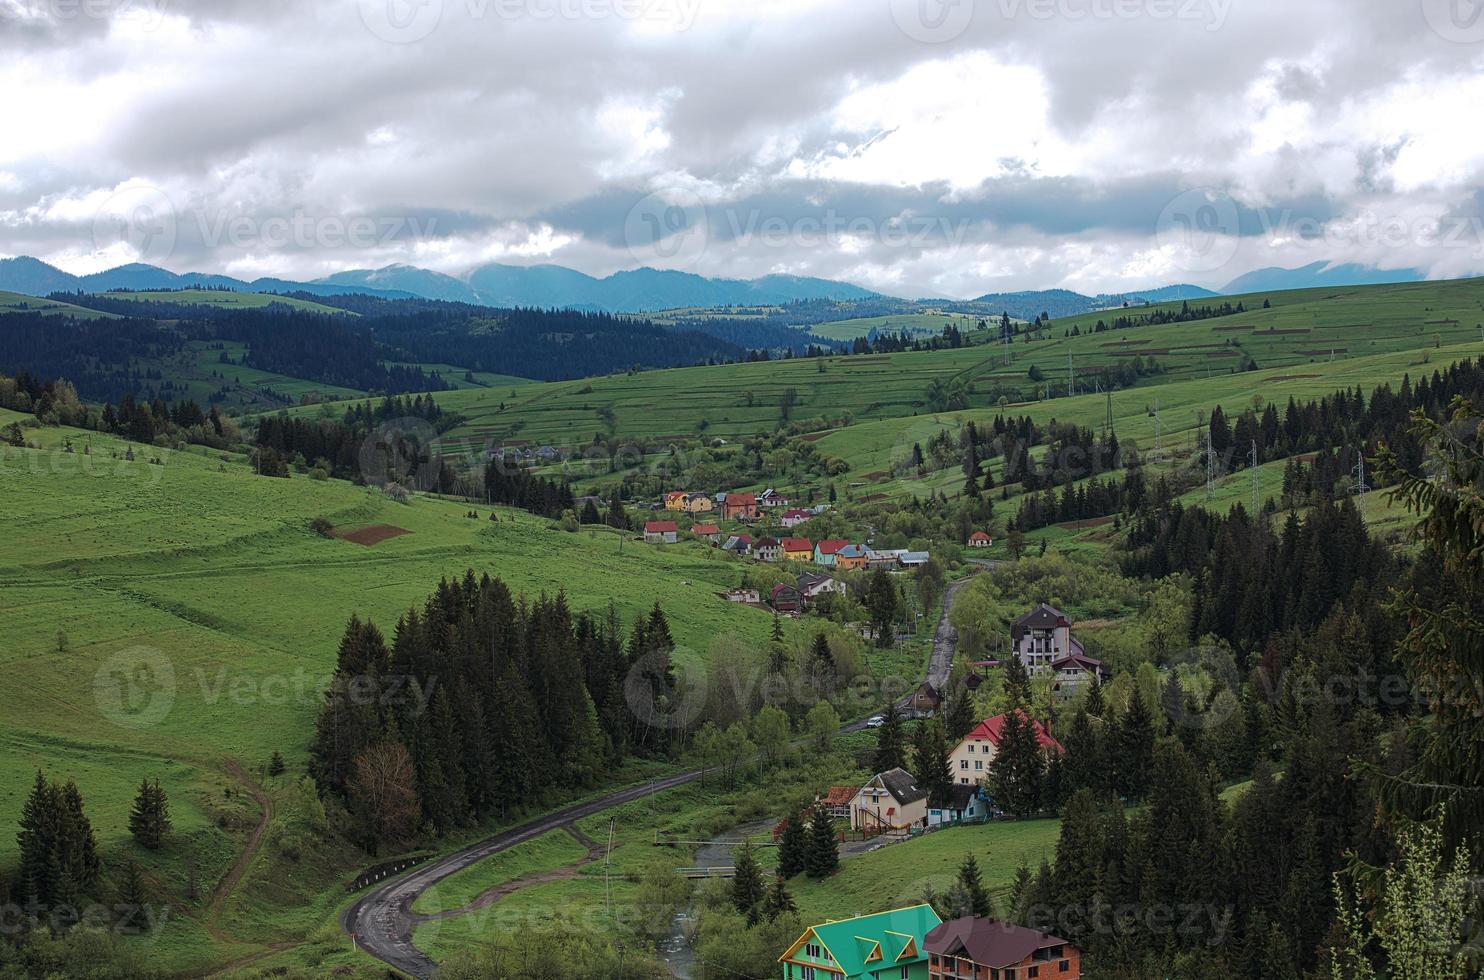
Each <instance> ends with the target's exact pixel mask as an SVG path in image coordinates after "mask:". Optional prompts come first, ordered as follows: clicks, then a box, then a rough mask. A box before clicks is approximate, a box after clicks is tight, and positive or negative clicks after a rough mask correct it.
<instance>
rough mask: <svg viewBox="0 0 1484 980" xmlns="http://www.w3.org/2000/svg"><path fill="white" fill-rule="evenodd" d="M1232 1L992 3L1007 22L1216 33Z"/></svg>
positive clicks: (1005, 0) (1002, 0) (1007, 0)
mask: <svg viewBox="0 0 1484 980" xmlns="http://www.w3.org/2000/svg"><path fill="white" fill-rule="evenodd" d="M1235 2H1236V0H995V6H997V7H998V8H999V15H1000V17H1002V18H1004V19H1005V20H1011V19H1013V18H1016V17H1025V18H1028V19H1030V20H1070V21H1082V20H1108V21H1112V20H1152V21H1170V22H1183V23H1189V24H1201V25H1204V26H1205V28H1206V30H1208V31H1219V30H1221V28H1222V27H1224V26H1225V25H1226V18H1227V15H1228V14H1230V13H1231V9H1232V5H1233V4H1234V3H1235Z"/></svg>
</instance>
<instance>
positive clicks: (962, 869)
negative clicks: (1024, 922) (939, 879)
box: [958, 854, 994, 919]
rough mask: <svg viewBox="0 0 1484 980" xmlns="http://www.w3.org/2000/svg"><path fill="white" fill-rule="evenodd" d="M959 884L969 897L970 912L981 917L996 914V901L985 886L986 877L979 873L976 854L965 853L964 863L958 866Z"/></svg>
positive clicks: (985, 917)
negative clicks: (992, 899)
mask: <svg viewBox="0 0 1484 980" xmlns="http://www.w3.org/2000/svg"><path fill="white" fill-rule="evenodd" d="M958 884H959V886H960V887H961V888H962V889H963V890H964V896H965V897H966V898H967V899H968V902H969V910H970V914H972V915H977V916H979V917H980V918H981V919H987V918H990V917H991V916H993V915H994V903H993V902H991V901H990V897H989V891H988V890H987V889H986V888H985V887H984V878H983V877H982V876H981V875H980V874H979V862H978V861H976V860H974V855H972V854H965V855H964V860H963V863H962V864H960V865H959V866H958Z"/></svg>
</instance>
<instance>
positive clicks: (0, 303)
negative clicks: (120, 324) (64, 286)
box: [0, 291, 114, 320]
mask: <svg viewBox="0 0 1484 980" xmlns="http://www.w3.org/2000/svg"><path fill="white" fill-rule="evenodd" d="M0 313H49V314H50V313H65V314H66V315H68V316H75V317H78V318H80V319H84V320H100V319H102V320H111V319H114V314H112V313H100V312H99V311H97V310H89V309H87V308H85V307H82V306H74V305H72V304H71V303H58V302H57V301H55V300H50V299H41V298H39V297H36V296H25V295H22V294H21V293H7V292H3V291H0Z"/></svg>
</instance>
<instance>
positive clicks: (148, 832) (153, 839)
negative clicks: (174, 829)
mask: <svg viewBox="0 0 1484 980" xmlns="http://www.w3.org/2000/svg"><path fill="white" fill-rule="evenodd" d="M170 826H171V824H170V801H169V800H168V799H167V798H166V796H165V791H164V790H163V789H162V788H161V787H160V781H159V780H158V779H156V780H155V781H154V782H153V783H151V782H150V781H149V780H148V779H147V778H146V779H144V780H143V781H142V782H141V783H140V784H139V792H138V794H136V795H135V797H134V807H133V809H132V810H130V812H129V833H131V834H133V835H134V839H135V840H136V841H138V842H139V846H141V847H144V848H147V849H149V850H151V851H157V850H159V848H160V845H161V844H162V843H163V842H164V840H165V835H166V834H168V833H169V832H170Z"/></svg>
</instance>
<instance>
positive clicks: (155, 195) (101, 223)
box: [93, 184, 179, 262]
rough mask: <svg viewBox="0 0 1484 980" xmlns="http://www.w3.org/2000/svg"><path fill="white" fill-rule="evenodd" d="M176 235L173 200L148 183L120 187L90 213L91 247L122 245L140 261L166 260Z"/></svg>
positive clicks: (172, 249)
mask: <svg viewBox="0 0 1484 980" xmlns="http://www.w3.org/2000/svg"><path fill="white" fill-rule="evenodd" d="M178 234H179V227H178V224H177V215H176V210H175V203H174V202H173V201H171V199H170V195H168V194H166V193H165V192H164V191H162V190H160V189H159V188H158V187H152V186H149V185H147V184H131V185H128V186H125V187H122V188H120V189H119V190H118V191H116V192H115V193H114V194H113V195H112V196H110V197H109V198H108V200H106V201H104V202H103V206H102V207H100V208H99V209H98V210H97V212H96V213H95V214H94V215H93V245H94V247H95V248H97V250H98V251H100V252H109V251H113V250H116V249H118V248H120V247H122V248H123V249H124V250H125V251H127V252H129V253H130V254H132V255H133V256H134V258H135V261H139V262H162V261H164V260H165V259H168V258H169V257H170V255H171V253H173V252H174V251H175V243H176V239H177V237H178Z"/></svg>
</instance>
